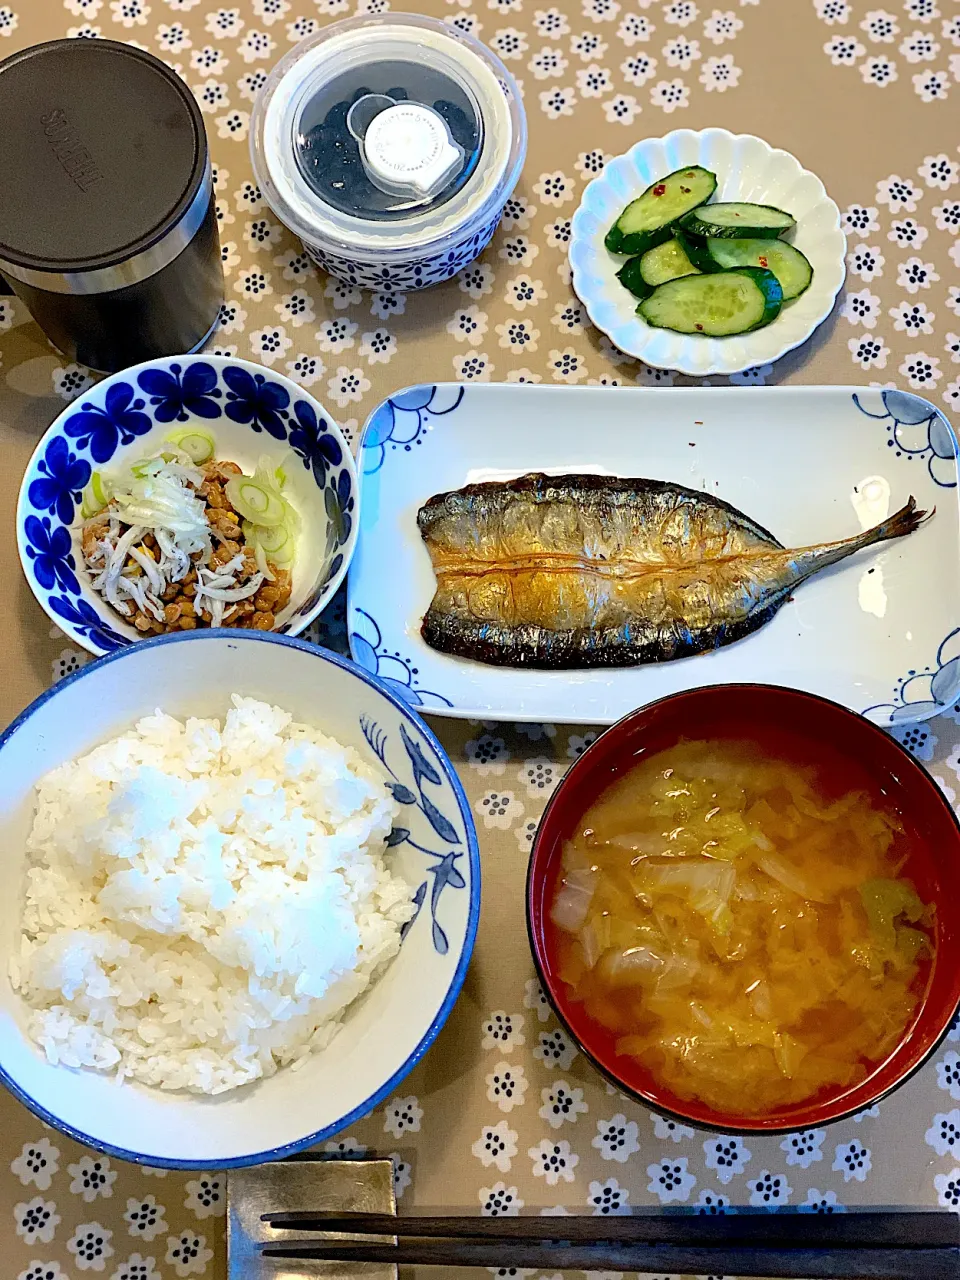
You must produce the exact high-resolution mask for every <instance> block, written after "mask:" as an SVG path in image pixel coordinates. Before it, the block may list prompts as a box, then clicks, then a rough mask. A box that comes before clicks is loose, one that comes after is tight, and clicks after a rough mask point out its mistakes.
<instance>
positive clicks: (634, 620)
mask: <svg viewBox="0 0 960 1280" xmlns="http://www.w3.org/2000/svg"><path fill="white" fill-rule="evenodd" d="M931 514H933V513H932V512H931ZM924 519H926V512H923V511H918V510H917V504H916V502H915V501H914V499H913V498H910V500H909V502H908V503H907V505H906V506H905V507H904V508H903V509H902V510H900V511H898V512H896V514H895V515H892V516H890V517H889V518H888V519H886V520H884V521H883V522H882V523H881V524H878V525H877V526H876V528H874V529H867V530H866V531H864V532H863V533H859V534H857V535H856V536H855V537H852V538H847V539H845V540H843V541H842V542H826V543H822V544H820V545H818V546H812V547H801V548H799V549H788V548H785V547H784V546H783V545H782V544H781V543H780V542H778V541H777V539H776V538H775V537H774V536H773V534H772V533H770V532H768V531H767V530H766V529H763V528H761V526H760V525H758V524H757V523H756V522H755V521H753V520H751V519H750V517H749V516H746V515H744V514H743V512H742V511H738V510H737V509H736V507H733V506H731V505H730V504H729V503H728V502H724V501H723V500H722V499H721V498H716V497H713V496H711V495H710V494H706V493H701V492H699V491H698V490H696V489H687V488H684V487H683V486H682V485H678V484H667V483H664V482H662V481H659V480H627V479H618V478H616V477H608V476H587V475H565V476H547V475H542V474H539V473H534V474H531V475H525V476H521V477H520V478H519V479H517V480H510V481H508V482H506V483H487V484H473V485H467V486H466V488H463V489H457V490H455V491H454V492H452V493H441V494H437V495H436V496H435V497H433V498H430V499H429V501H428V502H427V503H426V504H425V505H424V506H423V507H421V509H420V510H419V512H418V513H417V523H418V525H419V528H420V533H421V535H422V537H423V540H424V542H425V544H426V547H427V550H428V551H429V553H430V558H431V560H432V562H433V569H434V573H435V575H436V580H437V589H436V594H435V595H434V597H433V601H432V603H431V604H430V608H429V609H428V611H427V613H426V616H425V617H424V619H423V626H422V635H423V638H424V640H426V642H427V644H429V645H430V646H431V647H432V648H434V649H439V650H441V651H442V652H444V653H452V654H457V655H458V656H460V657H463V658H473V659H476V660H477V661H479V662H487V663H494V664H496V665H499V666H511V667H539V668H544V669H548V670H549V669H553V670H562V669H568V670H569V669H574V668H586V667H625V666H635V665H639V664H640V663H646V662H668V661H671V660H672V659H674V658H687V657H690V656H692V655H693V654H697V653H704V652H706V651H708V650H711V649H719V648H720V647H721V646H723V645H727V644H732V643H733V642H734V641H736V640H741V639H743V637H744V636H748V635H750V633H751V632H753V631H756V630H757V629H758V628H760V627H762V626H763V625H764V623H765V622H769V620H770V619H771V618H772V617H773V615H774V614H775V613H776V612H777V610H778V609H779V608H780V606H781V605H782V604H783V603H784V601H785V600H787V599H788V597H789V596H790V593H791V592H792V591H793V590H794V589H795V588H796V587H798V586H799V585H800V583H801V582H804V581H805V580H806V579H807V578H809V577H811V576H812V575H813V574H815V573H818V572H819V571H820V570H821V569H825V568H826V567H827V566H828V565H831V564H836V562H837V561H838V560H843V559H844V558H845V557H847V556H850V555H853V554H854V553H855V552H857V551H859V550H861V548H863V547H869V546H872V545H873V544H874V543H877V542H884V541H886V540H887V539H888V538H900V537H903V536H904V535H905V534H908V533H912V532H913V531H914V529H916V528H917V527H918V525H920V523H921V522H922V521H923V520H924Z"/></svg>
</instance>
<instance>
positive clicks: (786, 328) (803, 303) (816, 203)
mask: <svg viewBox="0 0 960 1280" xmlns="http://www.w3.org/2000/svg"><path fill="white" fill-rule="evenodd" d="M685 164H700V165H703V166H704V168H706V169H710V170H712V172H714V173H715V174H716V175H717V184H718V185H717V191H716V195H715V196H714V200H748V201H753V202H755V203H758V204H772V205H776V206H777V207H778V208H780V209H786V210H788V211H789V212H790V213H792V214H793V216H794V217H795V218H796V219H797V226H796V230H795V231H794V233H793V234H792V235H791V236H790V237H789V238H790V240H792V242H793V243H794V244H795V245H796V246H797V248H798V249H800V250H801V251H802V252H803V253H805V254H806V255H807V257H808V258H809V259H810V262H811V264H812V266H813V282H812V284H811V285H810V288H809V289H807V291H806V293H804V294H802V295H801V296H800V297H799V298H797V299H796V301H795V302H791V303H788V304H787V305H786V306H785V307H784V308H783V310H782V311H781V313H780V315H779V316H777V318H776V320H774V322H773V323H772V324H770V325H767V327H766V328H765V329H757V330H756V331H755V332H754V333H747V334H743V335H742V336H739V337H729V338H698V337H691V336H687V335H684V334H682V333H671V332H670V331H669V330H667V329H652V328H651V327H650V326H649V325H647V324H645V323H644V322H643V321H642V320H641V319H640V318H639V316H638V315H637V314H636V305H637V304H636V299H635V298H633V296H632V295H631V294H630V293H629V292H628V291H627V290H626V289H625V288H624V287H623V285H622V284H621V283H620V281H619V280H618V279H617V276H616V273H617V271H618V270H619V269H620V267H621V266H622V265H623V263H624V262H625V261H626V259H625V258H623V257H622V256H619V255H617V254H613V253H610V252H609V251H608V250H607V249H606V248H605V247H604V243H603V237H604V236H605V235H606V233H607V230H608V229H609V227H610V226H611V225H612V224H613V223H614V222H615V221H616V219H617V218H618V216H619V215H620V213H621V211H622V210H623V208H624V206H625V205H627V204H628V203H629V202H630V201H631V200H633V199H635V198H636V197H637V196H638V195H639V194H640V193H641V191H643V190H644V188H646V187H648V186H649V185H650V183H651V182H654V181H655V180H656V179H657V178H658V177H662V176H663V175H664V174H667V173H672V172H673V170H674V169H680V168H682V167H683V165H685ZM846 249H847V242H846V237H845V236H844V234H843V230H842V228H841V226H840V210H839V209H838V208H837V206H836V205H835V204H834V202H833V201H832V200H831V199H830V197H829V196H828V195H827V193H826V191H825V190H824V186H823V183H822V182H821V181H820V179H819V178H818V177H817V176H816V175H815V174H812V173H810V172H809V170H807V169H804V168H803V166H802V165H801V164H800V162H799V160H797V159H796V158H795V157H794V156H792V155H790V153H789V152H787V151H779V150H777V149H776V148H774V147H771V146H770V145H769V144H768V143H766V142H764V141H763V140H762V139H761V138H754V137H753V136H752V135H751V134H745V133H743V134H733V133H729V132H728V131H727V130H726V129H703V130H701V131H700V132H699V133H696V132H694V131H693V130H692V129H675V130H674V131H673V133H668V134H667V135H666V137H663V138H647V139H645V140H644V141H643V142H638V143H637V144H636V146H634V147H631V148H630V150H629V151H628V152H626V153H625V154H624V155H622V156H617V157H616V159H615V160H611V161H609V162H608V164H607V165H606V167H605V168H604V170H603V173H601V174H600V175H599V177H596V178H594V180H593V181H592V182H591V183H590V185H589V186H588V187H587V189H586V190H585V191H584V193H583V199H582V200H581V201H580V207H579V208H578V209H577V211H576V213H575V214H574V215H573V226H572V235H571V240H570V266H571V269H572V271H573V287H574V289H575V290H576V292H577V295H578V296H579V298H580V300H581V301H582V302H583V304H584V306H585V307H586V310H587V315H588V316H589V317H590V319H591V321H592V322H593V324H594V325H595V326H596V327H597V328H598V329H599V330H601V332H603V333H605V334H606V335H607V336H608V337H609V339H610V341H611V342H612V343H613V344H614V346H615V347H619V349H620V350H621V351H623V352H624V353H625V354H626V355H629V356H635V357H636V358H637V359H638V360H642V361H643V362H644V363H645V364H649V365H653V366H654V367H655V368H658V369H674V370H676V371H677V372H679V373H687V374H692V375H693V376H694V377H707V376H708V375H710V374H717V373H721V374H730V373H740V372H742V371H743V370H744V369H751V368H753V367H754V366H756V365H761V364H771V363H772V362H773V361H774V360H779V359H780V357H781V356H782V355H786V353H787V352H788V351H792V350H793V349H794V347H798V346H800V344H801V343H802V342H806V340H807V339H808V338H809V337H810V335H811V334H812V333H813V331H814V330H815V329H816V328H817V326H818V325H820V324H822V323H823V321H824V320H826V318H827V316H828V315H829V314H830V312H831V311H832V309H833V303H834V300H835V298H836V296H837V294H838V293H839V292H840V288H841V286H842V285H843V280H844V276H845V274H846V265H845V258H846Z"/></svg>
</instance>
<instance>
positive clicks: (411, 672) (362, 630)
mask: <svg viewBox="0 0 960 1280" xmlns="http://www.w3.org/2000/svg"><path fill="white" fill-rule="evenodd" d="M354 613H355V615H356V617H355V619H354V623H355V626H354V630H353V631H351V632H350V652H351V654H352V656H353V660H354V662H356V663H357V664H358V666H361V667H363V669H364V671H369V672H370V674H371V675H372V676H377V677H378V678H379V679H380V680H382V681H383V683H384V684H385V685H386V686H387V688H389V689H390V690H392V692H393V693H395V694H397V695H398V697H401V698H402V699H403V700H404V702H407V703H409V704H410V706H412V707H419V708H420V709H421V710H424V711H429V710H430V708H431V707H435V708H436V707H452V706H453V703H452V702H451V701H450V699H449V698H446V697H444V695H443V694H442V693H433V692H431V690H429V689H423V688H421V687H420V683H419V681H418V680H417V668H416V667H415V666H414V665H413V664H412V663H411V662H410V660H409V659H408V658H404V657H403V656H402V654H399V653H390V652H388V651H387V650H386V649H385V648H384V646H383V636H382V635H381V632H380V628H379V627H378V626H377V623H376V621H375V619H373V618H372V617H371V616H370V614H369V613H367V611H366V610H365V609H355V610H354Z"/></svg>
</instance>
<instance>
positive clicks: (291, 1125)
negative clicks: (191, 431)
mask: <svg viewBox="0 0 960 1280" xmlns="http://www.w3.org/2000/svg"><path fill="white" fill-rule="evenodd" d="M53 519H54V517H51V525H52V523H53ZM232 694H239V695H241V696H246V697H252V698H257V699H259V700H261V701H263V702H266V703H268V704H270V705H271V706H277V707H280V708H282V709H284V710H286V711H288V712H292V713H293V715H294V719H295V720H296V721H299V722H301V723H304V724H306V725H309V726H310V727H311V728H314V729H317V730H319V731H320V732H321V733H323V734H325V735H327V736H328V737H330V738H332V739H333V741H334V744H339V745H340V747H342V748H344V749H345V750H349V751H351V752H356V753H357V756H358V757H359V759H360V761H362V762H363V763H364V764H366V765H367V766H368V767H369V768H370V769H372V770H373V771H374V773H375V774H376V775H379V777H380V778H381V779H382V784H383V786H384V788H386V789H387V790H388V791H389V792H390V794H391V795H392V796H393V799H394V800H395V802H396V807H397V813H396V818H395V823H394V826H393V828H392V830H391V831H390V834H389V836H388V837H387V841H386V844H387V848H386V850H385V853H384V859H385V862H386V863H387V864H388V865H389V868H390V870H391V872H392V874H393V875H395V876H397V877H399V878H400V879H402V880H403V881H405V882H406V885H407V887H408V889H409V892H410V896H411V899H412V902H413V907H414V914H413V917H412V919H410V920H409V922H408V923H407V924H406V925H404V927H403V931H402V934H401V937H402V944H401V946H400V950H399V953H398V954H397V955H395V956H394V957H393V958H392V959H391V960H390V961H389V963H388V964H387V966H386V967H385V968H384V969H383V970H382V971H381V972H380V973H379V974H378V975H377V976H376V977H375V978H374V980H373V982H372V984H371V985H370V987H369V988H368V989H367V990H366V991H365V992H363V994H362V995H361V996H360V997H359V998H357V999H356V1000H354V1001H353V1003H351V1004H350V1005H349V1006H348V1007H347V1009H346V1012H345V1014H344V1017H343V1023H342V1026H341V1029H340V1030H339V1031H338V1032H337V1034H336V1035H335V1036H334V1037H333V1039H332V1040H330V1042H329V1043H328V1044H327V1045H326V1046H325V1047H323V1048H322V1049H318V1050H316V1051H315V1052H313V1053H311V1054H310V1055H309V1056H308V1057H307V1058H306V1059H305V1060H304V1061H303V1062H302V1063H301V1064H300V1067H299V1068H297V1067H293V1066H284V1067H281V1068H280V1069H279V1070H277V1071H276V1072H275V1073H274V1074H273V1075H269V1076H267V1077H265V1078H263V1079H260V1080H255V1081H253V1082H252V1083H248V1084H244V1085H242V1086H240V1087H238V1088H235V1089H231V1090H230V1091H229V1092H227V1093H223V1094H220V1095H218V1096H217V1097H210V1096H207V1095H202V1094H198V1093H191V1092H187V1091H185V1090H181V1089H159V1088H155V1087H152V1086H148V1085H146V1084H143V1083H141V1082H139V1081H137V1080H133V1079H129V1078H128V1079H127V1080H125V1081H124V1082H123V1084H122V1085H119V1084H118V1082H117V1078H116V1075H115V1074H113V1073H109V1074H108V1073H105V1072H102V1071H94V1070H90V1069H87V1068H73V1067H69V1066H66V1065H64V1064H63V1063H51V1062H50V1061H48V1060H47V1057H46V1055H45V1054H44V1053H43V1052H41V1050H40V1049H39V1048H38V1047H37V1045H36V1043H35V1041H34V1040H33V1038H32V1037H31V1035H30V1033H29V1014H30V1009H29V1006H28V1005H27V1004H26V1003H25V1001H24V1000H23V999H22V997H21V995H20V993H19V991H17V990H15V989H14V987H13V985H12V983H11V981H10V976H9V963H8V962H9V959H10V954H11V952H12V950H13V949H14V948H15V947H16V946H17V940H18V939H19V934H20V928H21V922H20V913H21V909H22V900H21V896H20V893H19V892H12V893H7V894H6V895H5V898H4V899H3V900H2V901H0V934H2V937H3V938H6V939H7V949H6V951H5V952H4V951H3V949H2V948H0V952H2V954H0V1028H2V1034H0V1084H2V1085H5V1086H6V1087H7V1088H8V1089H9V1090H11V1092H13V1093H14V1095H15V1096H16V1097H17V1098H18V1099H19V1100H20V1101H21V1102H23V1103H24V1104H25V1105H26V1106H28V1107H30V1108H31V1109H32V1110H33V1111H34V1113H35V1114H36V1115H38V1116H39V1117H40V1119H41V1120H43V1121H45V1122H46V1123H48V1124H51V1125H54V1126H56V1127H57V1128H59V1129H60V1130H62V1131H63V1132H65V1133H66V1134H68V1135H69V1136H70V1137H72V1138H74V1139H76V1140H77V1141H80V1142H83V1143H85V1144H87V1145H88V1146H93V1147H95V1148H97V1149H98V1150H100V1151H105V1152H107V1153H109V1154H110V1155H114V1156H117V1157H119V1158H120V1159H123V1160H132V1161H138V1162H142V1163H145V1164H147V1165H151V1166H158V1167H168V1168H180V1169H226V1168H230V1167H233V1166H238V1165H249V1164H258V1163H260V1162H262V1161H264V1160H279V1159H282V1158H284V1157H285V1156H289V1155H291V1154H292V1153H293V1152H295V1151H298V1150H301V1149H302V1148H304V1147H307V1146H312V1145H314V1144H316V1143H318V1142H323V1141H326V1140H327V1139H329V1138H332V1137H333V1135H334V1134H335V1133H337V1132H339V1131H340V1130H343V1129H344V1128H345V1127H346V1126H348V1125H350V1124H352V1123H353V1122H354V1121H355V1120H357V1119H359V1118H360V1117H361V1116H363V1115H366V1114H368V1113H369V1112H370V1111H371V1110H373V1108H374V1107H376V1106H378V1105H379V1104H380V1103H381V1102H383V1101H384V1100H385V1099H387V1098H389V1097H390V1096H391V1094H392V1093H394V1092H395V1091H396V1090H397V1088H398V1087H399V1085H400V1082H401V1081H402V1080H403V1078H404V1076H406V1075H407V1073H408V1072H409V1071H410V1070H411V1068H412V1067H413V1066H415V1065H416V1063H418V1062H419V1061H420V1059H421V1058H422V1057H423V1055H424V1054H425V1053H426V1051H427V1049H428V1048H429V1047H430V1045H431V1044H432V1043H433V1041H434V1039H435V1038H436V1036H437V1035H438V1033H439V1031H440V1028H441V1027H442V1025H443V1023H444V1022H445V1021H446V1019H447V1017H448V1015H449V1014H450V1012H451V1010H452V1009H453V1006H454V1004H455V1002H456V1000H457V997H458V995H459V993H460V989H461V987H462V985H463V981H464V978H465V976H466V970H467V965H468V963H469V960H470V954H471V951H472V949H473V943H474V939H475V936H476V932H477V923H478V920H479V915H480V860H479V854H478V849H477V837H476V830H475V828H474V824H473V818H472V815H471V812H470V805H469V802H468V801H467V798H466V796H465V795H464V792H463V788H462V786H461V785H460V782H459V780H458V778H457V774H456V771H455V769H454V768H453V766H452V764H451V763H450V760H449V759H448V757H447V755H446V754H445V752H444V751H443V748H442V747H441V746H440V744H439V743H438V742H437V740H436V738H435V737H434V735H433V734H432V733H431V731H430V729H429V728H428V726H427V725H426V724H425V723H424V721H423V720H421V719H420V717H419V716H418V715H417V713H416V712H415V711H414V710H413V708H412V707H410V706H409V705H408V704H407V703H406V702H405V701H404V700H403V699H401V698H400V697H398V696H397V695H396V694H395V693H394V692H393V691H392V690H390V689H388V688H387V686H386V685H385V684H384V683H383V682H382V681H379V680H377V679H376V678H375V677H373V676H371V675H370V674H369V673H368V672H366V671H363V670H362V669H361V668H360V667H357V666H355V665H354V664H353V663H352V662H349V661H347V660H346V659H345V658H341V657H338V656H337V655H336V654H333V653H330V652H328V651H326V650H323V649H321V648H319V647H318V646H316V645H313V644H308V643H306V642H304V641H302V640H293V639H290V638H289V637H287V636H278V635H275V634H270V633H267V632H262V631H246V630H244V631H237V630H229V629H223V630H207V629H204V630H196V631H188V632H179V633H175V634H170V635H165V636H159V637H156V638H152V639H146V640H142V641H141V642H140V643H139V644H135V645H129V646H127V647H125V648H122V649H117V650H115V651H114V652H113V653H111V654H109V655H108V656H107V657H105V658H103V659H102V660H101V661H100V662H89V663H87V664H86V666H83V667H81V668H80V670H79V671H77V672H75V673H74V674H73V675H71V676H68V677H67V678H66V679H64V680H61V681H60V682H59V684H56V685H54V686H53V687H52V688H51V689H49V690H47V691H46V692H45V693H43V694H42V695H41V696H40V697H39V698H38V699H37V700H36V701H35V702H34V703H33V704H32V705H31V706H29V707H27V709H26V710H25V711H24V712H23V713H22V714H21V715H20V716H19V717H18V718H17V719H16V720H15V721H14V722H13V724H12V725H10V727H9V728H8V729H7V730H6V732H5V733H4V734H3V735H2V736H0V841H2V847H3V849H4V853H5V858H6V861H5V864H4V870H5V874H6V876H7V882H8V884H9V885H11V886H18V885H21V884H22V880H23V877H24V875H25V872H26V864H27V859H28V855H27V838H28V834H29V832H30V830H31V826H32V824H33V821H34V815H35V813H36V810H37V800H36V792H35V787H36V784H37V783H38V781H39V780H40V779H41V778H43V777H44V776H46V775H47V774H48V773H49V772H50V771H51V770H53V769H56V768H57V767H59V766H61V765H63V764H65V763H68V762H70V761H74V760H76V759H77V758H78V757H80V756H83V755H85V754H86V753H87V752H89V751H91V750H93V748H95V747H96V746H98V745H100V744H102V743H105V742H108V741H110V740H111V739H113V738H116V737H117V735H119V734H122V733H126V732H127V731H128V730H130V729H132V728H133V726H134V725H135V724H136V723H137V722H138V721H139V720H140V719H141V718H142V717H143V716H149V715H152V714H153V712H154V711H155V709H156V708H157V707H158V706H159V707H160V708H161V709H162V710H163V711H164V712H166V713H167V714H168V715H172V716H176V717H177V718H178V719H179V720H180V721H181V722H182V721H184V720H185V719H186V718H187V717H190V716H199V717H212V718H216V719H218V720H220V721H221V722H223V719H224V717H225V715H226V713H227V712H228V710H229V709H230V706H231V695H232ZM334 874H336V873H334ZM264 945H265V946H266V945H268V944H266V943H265V944H264ZM7 1274H9V1273H7Z"/></svg>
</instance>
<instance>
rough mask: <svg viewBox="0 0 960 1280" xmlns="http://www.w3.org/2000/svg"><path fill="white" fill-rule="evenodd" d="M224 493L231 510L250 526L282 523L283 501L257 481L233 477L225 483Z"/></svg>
mask: <svg viewBox="0 0 960 1280" xmlns="http://www.w3.org/2000/svg"><path fill="white" fill-rule="evenodd" d="M225 493H226V497H227V501H228V502H229V503H230V505H231V506H232V507H233V509H234V510H235V511H239V513H240V515H241V516H243V518H244V519H245V520H249V521H250V522H251V523H252V524H259V525H269V526H272V525H277V524H280V523H281V522H282V521H283V518H284V514H285V512H284V509H283V508H284V504H283V500H282V499H281V498H280V496H279V495H278V494H277V493H275V492H274V491H273V489H272V488H267V487H266V486H264V485H263V484H261V483H260V481H259V480H257V479H251V478H250V477H249V476H233V477H232V478H231V479H230V480H228V481H227V484H226V488H225Z"/></svg>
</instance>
